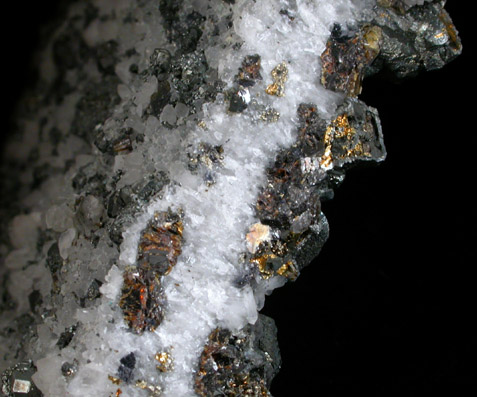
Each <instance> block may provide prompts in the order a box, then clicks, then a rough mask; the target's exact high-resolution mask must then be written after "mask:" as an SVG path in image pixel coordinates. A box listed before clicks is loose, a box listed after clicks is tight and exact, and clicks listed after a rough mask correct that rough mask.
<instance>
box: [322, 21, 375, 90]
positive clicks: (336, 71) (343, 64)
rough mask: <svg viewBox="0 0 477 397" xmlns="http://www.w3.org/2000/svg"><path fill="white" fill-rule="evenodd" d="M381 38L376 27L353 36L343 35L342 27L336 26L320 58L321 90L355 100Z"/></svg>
mask: <svg viewBox="0 0 477 397" xmlns="http://www.w3.org/2000/svg"><path fill="white" fill-rule="evenodd" d="M381 36H382V32H381V28H379V27H377V26H372V25H367V26H363V27H362V28H360V29H359V30H358V31H356V32H350V33H343V32H342V30H341V27H340V26H339V25H335V26H334V28H333V31H332V33H331V37H330V39H329V40H328V42H327V43H326V49H325V51H324V52H323V54H321V62H322V64H323V69H322V74H321V83H322V84H323V86H324V87H325V88H327V89H329V90H332V91H336V92H342V93H345V94H346V95H348V96H358V95H359V94H360V93H361V83H362V81H363V78H364V72H365V69H366V67H367V66H369V65H370V64H371V63H372V62H373V61H374V59H375V58H376V56H377V55H378V54H379V49H380V41H381Z"/></svg>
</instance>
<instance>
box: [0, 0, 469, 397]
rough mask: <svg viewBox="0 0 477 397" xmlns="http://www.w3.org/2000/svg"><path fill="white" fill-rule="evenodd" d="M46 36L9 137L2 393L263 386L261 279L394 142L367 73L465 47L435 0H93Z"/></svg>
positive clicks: (237, 390)
mask: <svg viewBox="0 0 477 397" xmlns="http://www.w3.org/2000/svg"><path fill="white" fill-rule="evenodd" d="M42 48H43V50H42V52H41V54H40V56H39V59H41V62H40V66H41V67H40V71H39V82H38V84H37V86H36V87H34V88H33V89H32V91H31V92H30V94H29V95H28V96H27V97H26V98H25V99H24V101H23V105H22V106H21V107H20V108H19V111H18V116H17V124H18V132H17V134H16V135H13V136H12V139H11V140H10V141H8V142H7V146H6V149H7V151H6V156H7V159H6V161H5V167H6V166H7V165H8V166H11V167H14V170H15V171H18V181H12V179H15V178H17V175H15V172H9V173H6V172H4V174H5V175H7V174H10V175H15V176H14V177H12V176H11V177H10V178H6V180H7V181H8V183H10V182H11V184H10V185H11V186H18V185H20V186H21V188H20V189H18V190H16V189H10V190H9V193H8V194H9V195H10V202H11V203H13V204H11V205H10V207H9V208H8V209H9V210H10V212H7V211H3V210H2V219H9V224H8V227H7V228H5V230H3V231H2V234H1V236H2V242H1V244H2V245H1V247H0V248H1V251H0V252H1V253H2V256H4V259H2V261H3V263H2V267H1V268H0V280H1V283H0V285H1V289H2V293H1V294H0V311H1V312H2V318H1V320H0V328H1V332H0V352H1V355H0V357H1V359H0V367H1V370H2V371H3V375H2V392H3V394H5V395H6V396H18V395H28V396H41V395H45V396H54V397H56V396H58V397H59V396H92V395H109V396H119V395H121V394H124V395H127V396H147V395H150V396H159V395H162V396H181V397H187V396H194V395H199V396H214V395H227V396H255V397H260V396H261V397H263V396H270V395H271V391H270V388H271V382H272V379H273V377H274V375H275V374H276V373H277V372H278V369H279V367H280V363H281V361H280V355H279V352H278V347H277V345H276V328H275V325H274V323H273V320H271V319H270V318H268V317H265V316H263V315H261V314H259V313H258V312H259V310H260V309H261V308H262V307H263V305H264V300H265V296H266V295H267V294H270V293H271V292H272V291H273V290H274V289H275V288H277V287H280V286H282V285H284V284H285V283H286V282H287V281H289V280H295V279H296V278H297V277H298V276H299V275H300V273H301V272H302V270H303V268H304V267H305V266H307V265H308V264H309V263H310V262H311V261H312V260H313V258H315V257H316V255H317V254H318V253H319V251H320V250H321V248H322V246H323V245H324V243H325V241H326V239H327V237H328V229H329V225H328V221H327V220H326V217H325V215H324V214H323V212H322V206H321V203H322V201H323V200H326V199H330V198H332V197H333V190H334V189H335V188H336V187H337V186H338V185H339V184H340V183H341V182H342V181H343V179H344V175H345V172H346V171H347V169H348V168H349V167H351V166H353V165H355V164H360V163H370V162H371V163H372V162H381V161H383V160H384V158H385V157H386V150H385V147H384V143H383V137H382V131H381V123H380V120H379V116H378V113H377V110H376V109H374V108H372V107H369V106H367V105H366V104H365V103H364V102H362V101H361V100H359V99H358V98H357V96H358V95H359V93H360V92H361V89H362V82H363V79H364V78H365V77H366V76H368V75H370V74H372V73H376V72H378V71H379V70H380V69H384V71H385V72H386V73H393V74H394V75H395V76H396V77H398V78H401V77H407V76H409V75H412V74H414V73H415V72H417V71H418V70H421V69H435V68H438V67H441V66H443V65H444V64H445V63H446V62H448V61H450V60H451V59H453V58H454V57H455V56H457V55H458V54H459V53H460V51H461V45H460V41H459V38H458V35H457V31H456V29H455V28H454V26H453V25H452V22H451V21H450V18H449V16H448V15H447V13H446V12H445V11H444V9H443V2H442V1H437V0H435V1H419V2H416V1H411V0H362V1H354V0H333V1H331V0H330V1H306V2H299V1H296V2H295V1H286V0H262V1H260V2H251V1H246V0H237V1H206V0H203V1H202V0H200V1H189V0H184V1H180V2H177V1H170V0H160V1H158V2H157V1H152V0H142V1H134V0H122V1H119V2H118V1H116V0H88V1H84V2H72V3H71V5H70V7H69V10H68V13H67V14H66V15H65V18H64V21H63V23H62V24H61V25H60V26H57V27H56V30H54V32H53V34H52V35H51V36H50V38H49V39H48V40H47V41H46V42H45V45H44V46H43V47H42ZM16 182H19V184H17V185H15V183H16ZM118 385H120V388H119V387H118Z"/></svg>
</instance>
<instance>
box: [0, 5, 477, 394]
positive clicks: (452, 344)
mask: <svg viewBox="0 0 477 397" xmlns="http://www.w3.org/2000/svg"><path fill="white" fill-rule="evenodd" d="M59 3H61V2H58V1H55V2H27V3H25V2H21V3H20V2H17V3H16V4H11V5H9V7H10V9H9V12H8V13H4V19H7V20H6V21H4V23H3V24H2V25H1V26H0V34H1V37H2V38H3V39H2V41H3V48H2V64H1V70H2V73H1V76H2V79H3V88H4V89H3V92H2V97H3V104H2V107H1V113H2V118H1V119H2V120H3V127H2V134H5V132H6V131H7V130H8V120H9V115H10V114H11V111H12V110H13V106H14V103H15V102H16V100H17V99H18V97H19V94H20V92H21V90H22V88H23V87H25V86H26V85H28V84H30V83H31V82H32V81H34V76H35V74H34V72H33V69H32V68H31V67H29V66H28V64H29V62H30V61H31V58H32V52H33V50H34V48H36V47H37V45H38V43H39V29H40V27H41V26H42V25H44V24H45V21H49V20H51V19H52V18H53V17H54V16H55V15H58V13H59V12H58V4H59ZM471 3H472V2H468V1H465V2H464V1H463V0H460V1H458V0H449V2H448V4H447V6H446V9H447V10H448V11H449V13H450V14H451V16H452V18H453V20H454V22H455V25H456V26H457V28H458V30H459V32H460V36H461V38H462V41H463V44H464V52H463V55H461V56H460V57H459V58H458V59H457V60H455V61H454V62H452V63H451V64H449V65H447V66H446V67H445V68H444V69H442V70H439V71H434V72H428V73H423V74H421V75H420V76H419V77H418V78H416V79H413V80H409V81H405V82H403V83H401V84H399V85H395V84H392V83H388V82H386V81H383V80H380V79H379V78H377V77H376V78H371V79H368V80H367V81H365V84H364V89H363V94H362V95H361V99H363V100H364V101H365V102H366V103H367V104H369V105H371V106H374V107H376V108H378V110H379V113H380V116H381V121H382V125H383V130H384V135H385V143H386V147H387V150H388V158H387V160H386V161H385V162H384V163H383V164H381V165H379V166H377V167H372V168H362V169H355V170H352V171H350V172H349V173H348V175H347V177H346V179H345V182H344V184H343V185H342V187H340V188H339V189H338V190H337V191H336V196H335V198H334V200H333V201H331V202H328V203H324V204H323V210H324V212H325V214H326V216H327V217H328V220H329V223H330V227H331V234H330V238H329V240H328V242H327V243H326V245H325V247H324V249H323V251H322V253H321V254H320V256H319V257H318V258H317V260H316V261H315V262H314V263H313V264H311V265H310V266H309V267H308V268H306V269H305V270H304V271H303V272H302V275H301V276H300V278H299V279H298V280H297V281H296V282H295V283H289V284H288V285H286V286H285V287H283V288H281V289H280V290H276V291H275V292H274V294H273V295H272V296H270V297H268V298H267V303H266V306H265V308H264V310H263V313H265V314H267V315H270V316H271V317H273V318H274V319H275V321H276V323H277V326H278V329H279V334H278V336H279V343H280V348H281V351H282V359H283V364H282V369H281V371H280V373H279V375H278V376H277V377H276V379H275V380H274V383H273V385H272V393H273V395H274V396H275V397H284V396H287V397H289V396H297V397H298V396H300V397H301V396H315V395H316V396H323V397H325V396H326V397H328V396H345V395H346V396H357V395H364V394H366V395H368V396H406V397H407V396H427V395H429V396H430V395H436V394H440V395H442V394H443V393H445V394H447V395H451V396H453V397H454V396H455V397H460V396H474V395H477V364H476V363H477V348H476V347H477V332H476V331H477V329H476V327H475V325H474V317H475V308H474V307H475V303H476V299H475V298H476V292H475V291H476V288H475V282H476V281H475V277H474V267H475V266H476V265H477V261H476V257H475V256H476V255H475V247H474V245H475V244H476V234H475V231H474V225H475V223H476V221H477V216H476V210H475V199H474V196H473V189H472V187H473V185H474V183H475V177H474V175H473V172H474V161H473V160H474V158H475V156H476V154H475V152H476V150H477V147H476V140H475V133H476V128H475V120H474V119H475V114H476V112H477V111H476V109H475V107H474V103H475V84H474V80H475V71H473V70H472V69H471V67H472V63H471V61H470V57H471V56H472V49H471V47H472V46H473V43H472V38H471V33H470V31H469V29H470V28H469V26H468V25H467V26H466V25H465V23H464V16H465V15H466V13H468V12H469V13H470V9H469V8H468V9H466V7H470V4H471ZM7 14H8V16H7ZM466 18H468V21H469V22H470V23H471V24H475V23H476V22H475V21H472V20H470V15H469V16H468V17H466ZM8 19H10V20H9V21H8Z"/></svg>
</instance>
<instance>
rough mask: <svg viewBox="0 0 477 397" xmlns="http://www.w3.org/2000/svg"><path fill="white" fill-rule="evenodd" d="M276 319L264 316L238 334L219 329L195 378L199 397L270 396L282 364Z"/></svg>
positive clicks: (203, 352) (212, 338) (212, 336)
mask: <svg viewBox="0 0 477 397" xmlns="http://www.w3.org/2000/svg"><path fill="white" fill-rule="evenodd" d="M275 335H276V328H275V325H274V323H273V321H272V320H271V319H270V318H268V317H265V316H260V317H259V319H258V321H257V323H256V324H255V325H254V326H247V327H246V328H244V329H243V330H241V331H240V332H238V333H234V332H231V331H230V330H227V329H221V328H216V329H215V330H214V331H213V332H212V333H211V334H210V335H209V338H208V341H207V343H206V344H205V346H204V350H203V351H202V353H201V356H200V360H199V367H198V372H197V375H196V377H195V391H196V393H197V394H198V395H199V396H203V397H206V396H218V395H224V396H250V397H268V396H271V394H270V392H269V388H270V383H271V380H272V378H273V376H274V375H275V373H276V372H277V371H278V368H279V366H280V355H279V352H278V346H277V345H276V340H275Z"/></svg>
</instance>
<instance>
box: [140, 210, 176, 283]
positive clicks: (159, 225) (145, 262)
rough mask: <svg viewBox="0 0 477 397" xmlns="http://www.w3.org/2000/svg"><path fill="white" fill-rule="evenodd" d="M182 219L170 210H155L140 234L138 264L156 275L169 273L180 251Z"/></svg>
mask: <svg viewBox="0 0 477 397" xmlns="http://www.w3.org/2000/svg"><path fill="white" fill-rule="evenodd" d="M182 230H183V226H182V220H181V217H180V215H178V214H175V213H173V212H171V211H164V212H157V213H156V214H155V215H154V219H153V220H152V221H151V222H150V223H149V225H148V226H147V227H146V229H144V231H143V232H142V234H141V239H140V241H139V249H138V265H139V266H141V267H144V268H150V269H151V270H153V271H154V272H155V273H156V275H158V276H165V275H167V274H169V272H170V271H171V270H172V268H173V267H174V266H175V264H176V263H177V257H178V256H179V255H180V254H181V252H182V248H181V247H182Z"/></svg>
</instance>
